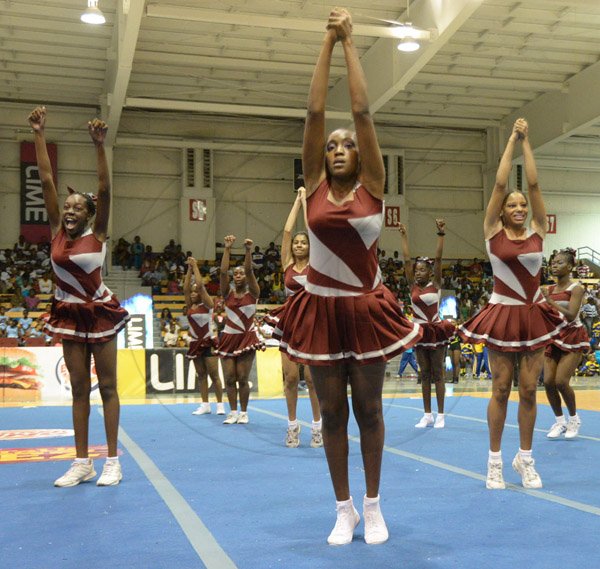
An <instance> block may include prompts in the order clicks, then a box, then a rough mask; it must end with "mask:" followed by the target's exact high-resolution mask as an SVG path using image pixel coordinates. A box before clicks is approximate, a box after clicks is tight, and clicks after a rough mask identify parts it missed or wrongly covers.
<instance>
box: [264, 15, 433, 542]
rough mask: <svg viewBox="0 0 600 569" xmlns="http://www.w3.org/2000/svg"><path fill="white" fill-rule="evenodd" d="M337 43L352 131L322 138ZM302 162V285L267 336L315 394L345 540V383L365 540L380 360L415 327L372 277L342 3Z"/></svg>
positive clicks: (378, 201) (364, 159)
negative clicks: (361, 479) (355, 432)
mask: <svg viewBox="0 0 600 569" xmlns="http://www.w3.org/2000/svg"><path fill="white" fill-rule="evenodd" d="M338 41H339V42H340V43H341V45H342V49H343V51H344V57H345V62H346V67H347V70H348V84H349V86H350V99H351V107H352V115H353V118H354V124H355V127H356V133H354V132H352V131H350V130H347V129H339V130H336V131H334V132H332V133H331V134H330V135H329V136H327V137H326V135H325V100H326V97H327V91H328V83H329V68H330V65H331V58H332V52H333V49H334V47H335V44H336V42H338ZM359 149H360V155H359ZM323 150H325V155H324V154H323ZM302 166H303V172H304V180H305V183H306V196H307V197H306V216H307V228H308V234H309V237H310V244H311V247H310V263H309V267H308V274H307V277H306V286H305V289H304V290H301V291H299V292H297V293H296V294H295V295H294V296H292V297H291V298H289V299H288V301H287V302H286V303H285V310H284V311H283V313H282V315H281V317H280V321H279V325H278V329H276V331H275V333H276V334H277V335H278V336H279V337H280V339H281V342H280V349H281V350H282V351H284V352H285V353H287V355H288V356H289V357H290V359H291V360H293V361H295V362H297V363H302V364H306V365H308V366H310V372H311V376H312V379H313V383H314V386H315V389H316V392H317V397H318V399H319V406H320V409H321V415H322V417H323V428H322V431H323V443H324V447H325V454H326V456H327V462H328V465H329V472H330V475H331V481H332V483H333V489H334V492H335V496H336V501H337V502H336V510H337V520H336V524H335V526H334V528H333V531H332V532H331V534H330V535H329V537H328V538H327V541H328V543H329V544H331V545H343V544H347V543H350V542H351V541H352V538H353V533H354V528H355V527H356V526H357V525H358V523H359V521H360V517H359V514H358V512H357V511H356V508H355V507H354V505H353V501H352V497H351V495H350V487H349V481H348V419H349V405H348V397H347V389H348V385H350V388H351V391H352V409H353V411H354V416H355V418H356V421H357V423H358V427H359V430H360V442H361V452H362V457H363V464H364V471H365V480H366V495H365V497H364V500H363V514H364V520H365V531H364V538H365V541H366V542H367V543H369V544H376V543H383V542H384V541H386V540H387V539H388V530H387V527H386V524H385V521H384V519H383V516H382V513H381V509H380V498H379V481H380V476H381V459H382V454H383V444H384V430H385V429H384V423H383V413H382V388H383V380H384V375H385V365H386V364H385V362H386V360H388V359H390V358H392V357H393V356H394V355H396V354H399V353H400V352H402V351H403V350H405V349H407V348H410V347H411V346H412V345H413V344H415V343H416V342H417V341H418V340H419V338H420V335H421V330H420V327H419V325H418V324H414V323H412V322H410V321H409V320H408V319H406V318H405V316H404V315H403V314H402V313H401V310H400V307H399V305H398V302H397V300H396V298H395V296H394V295H393V294H392V293H391V292H390V291H389V290H388V289H387V288H386V287H385V286H384V285H383V283H382V280H381V271H380V270H379V265H378V262H377V240H378V238H379V234H380V232H381V224H382V220H383V188H384V183H385V169H384V166H383V158H382V156H381V151H380V149H379V144H378V142H377V136H376V134H375V128H374V125H373V119H372V117H371V114H370V113H369V104H368V101H367V85H366V81H365V77H364V74H363V71H362V68H361V65H360V59H359V57H358V53H357V51H356V47H355V45H354V41H353V38H352V19H351V17H350V14H349V13H348V12H347V11H346V10H344V9H340V8H335V9H333V10H332V11H331V13H330V16H329V21H328V23H327V32H326V35H325V38H324V40H323V44H322V47H321V51H320V54H319V58H318V60H317V64H316V67H315V71H314V74H313V78H312V82H311V86H310V90H309V96H308V112H307V116H306V125H305V129H304V140H303V147H302Z"/></svg>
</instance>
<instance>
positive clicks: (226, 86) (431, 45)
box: [0, 0, 600, 147]
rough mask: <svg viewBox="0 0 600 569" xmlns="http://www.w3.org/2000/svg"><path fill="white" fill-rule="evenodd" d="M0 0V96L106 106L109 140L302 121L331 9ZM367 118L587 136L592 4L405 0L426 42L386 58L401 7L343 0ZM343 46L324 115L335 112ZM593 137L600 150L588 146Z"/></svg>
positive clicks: (594, 88)
mask: <svg viewBox="0 0 600 569" xmlns="http://www.w3.org/2000/svg"><path fill="white" fill-rule="evenodd" d="M86 4H87V0H0V79H1V81H0V99H1V100H3V101H5V102H27V103H36V102H39V101H44V102H46V103H48V104H61V105H67V106H99V105H102V104H107V105H108V108H107V111H108V121H109V125H110V126H111V127H112V128H111V132H112V133H113V136H116V139H117V144H118V126H119V121H120V118H121V115H122V113H123V112H127V111H128V110H129V109H145V110H153V111H165V112H187V113H201V114H203V115H228V116H230V115H239V116H243V115H247V116H253V117H256V116H267V117H282V118H298V119H301V118H302V117H303V116H304V114H305V104H306V95H307V91H308V86H309V83H310V79H311V74H312V71H313V67H314V64H315V61H316V58H317V54H318V52H319V48H320V44H321V40H322V37H323V30H324V25H325V22H326V19H327V15H328V12H329V9H330V7H331V5H332V4H333V2H326V1H323V0H197V1H194V0H160V1H158V0H146V1H144V0H100V2H99V8H100V9H101V10H102V12H103V13H104V14H105V15H106V19H107V21H106V23H105V24H104V25H100V26H93V25H89V24H84V23H81V22H80V21H79V16H80V14H81V12H82V11H83V9H84V8H85V6H86ZM345 5H346V7H347V8H348V9H349V10H350V11H351V13H352V14H353V18H354V28H355V32H354V35H355V38H356V45H357V47H358V51H359V54H360V56H361V59H362V61H363V66H364V68H365V71H366V74H367V77H368V81H369V91H370V93H369V96H370V101H371V104H372V110H373V111H375V112H376V118H377V121H379V122H383V121H385V122H387V123H389V124H397V125H410V126H441V127H458V128H460V127H465V128H482V129H483V128H486V127H488V126H497V125H500V124H502V123H505V124H510V123H511V122H512V119H513V118H514V117H515V116H517V115H520V114H524V115H526V116H527V117H528V118H529V119H530V121H531V120H534V121H536V123H537V125H536V126H537V128H536V134H537V139H534V145H535V146H537V147H540V146H543V145H545V144H548V143H550V142H553V141H556V140H560V139H566V138H568V137H572V136H577V137H578V140H580V141H583V140H589V141H595V140H596V139H597V140H598V141H600V126H599V125H600V1H599V0H574V1H573V0H572V1H570V2H568V1H566V0H565V1H563V0H524V1H518V0H413V1H412V2H410V21H411V22H412V23H413V24H414V25H415V26H417V27H419V28H421V29H424V30H430V31H431V38H430V40H429V41H425V42H423V44H422V46H421V49H420V50H419V51H416V52H414V53H401V52H400V51H398V50H397V49H396V46H397V44H398V41H399V40H398V39H397V38H394V37H392V36H393V35H394V34H395V29H394V28H395V26H394V25H393V24H388V23H386V22H382V21H378V19H381V20H399V21H406V19H407V15H406V7H407V3H406V1H405V0H368V1H367V0H350V1H348V2H346V3H345ZM344 75H345V67H344V62H343V55H342V52H341V50H339V49H338V50H336V51H335V53H334V59H333V65H332V72H331V78H330V85H331V91H330V95H329V99H328V109H331V114H330V116H334V117H336V118H339V119H343V120H345V119H346V118H347V116H348V115H347V113H346V110H347V109H348V104H347V88H346V86H345V83H344V79H343V78H344ZM599 143H600V142H599Z"/></svg>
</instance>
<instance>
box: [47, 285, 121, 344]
mask: <svg viewBox="0 0 600 569" xmlns="http://www.w3.org/2000/svg"><path fill="white" fill-rule="evenodd" d="M128 320H129V313H128V312H127V310H125V309H124V308H123V307H122V306H121V305H120V304H119V301H118V300H117V298H116V297H115V296H113V297H112V298H111V299H110V300H109V301H108V302H84V303H76V302H62V301H60V300H56V299H53V300H52V308H51V310H50V318H49V319H48V322H47V323H46V325H45V329H46V330H47V331H48V333H50V334H52V335H53V336H54V338H55V339H61V340H73V341H75V342H86V343H96V342H108V341H109V340H112V338H114V336H115V335H116V334H117V333H118V332H119V331H120V330H121V328H123V327H124V326H125V325H126V324H127V321H128Z"/></svg>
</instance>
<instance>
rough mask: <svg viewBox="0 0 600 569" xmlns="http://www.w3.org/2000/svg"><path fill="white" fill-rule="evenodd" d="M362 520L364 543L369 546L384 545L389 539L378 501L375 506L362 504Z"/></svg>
mask: <svg viewBox="0 0 600 569" xmlns="http://www.w3.org/2000/svg"><path fill="white" fill-rule="evenodd" d="M363 518H364V520H365V542H366V543H368V544H369V545H377V544H379V543H384V542H386V541H387V540H388V538H389V537H390V534H389V533H388V529H387V526H386V525H385V520H384V519H383V516H382V515H381V508H380V507H379V501H378V502H377V503H375V504H365V503H363Z"/></svg>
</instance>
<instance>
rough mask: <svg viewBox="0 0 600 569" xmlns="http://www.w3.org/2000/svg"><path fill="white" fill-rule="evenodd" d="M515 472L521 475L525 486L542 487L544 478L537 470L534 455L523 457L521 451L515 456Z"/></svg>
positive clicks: (513, 464)
mask: <svg viewBox="0 0 600 569" xmlns="http://www.w3.org/2000/svg"><path fill="white" fill-rule="evenodd" d="M512 466H513V468H514V469H515V472H517V473H518V474H520V475H521V481H522V482H523V488H541V487H542V479H541V478H540V475H539V474H538V473H537V472H536V470H535V460H533V458H532V457H523V456H521V455H520V454H519V453H517V455H516V456H515V458H514V460H513V463H512Z"/></svg>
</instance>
